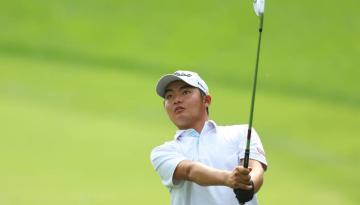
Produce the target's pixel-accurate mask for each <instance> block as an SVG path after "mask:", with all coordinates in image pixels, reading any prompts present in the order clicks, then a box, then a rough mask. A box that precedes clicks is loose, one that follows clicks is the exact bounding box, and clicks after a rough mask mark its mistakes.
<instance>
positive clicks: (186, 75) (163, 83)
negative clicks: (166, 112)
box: [156, 70, 209, 98]
mask: <svg viewBox="0 0 360 205" xmlns="http://www.w3.org/2000/svg"><path fill="white" fill-rule="evenodd" d="M177 80H182V81H184V82H185V83H187V84H189V85H191V86H193V87H197V88H199V89H200V90H201V91H203V92H204V93H205V94H206V95H209V88H208V86H207V85H206V83H205V81H203V79H201V77H200V76H199V75H198V74H197V73H195V72H191V71H186V70H178V71H175V73H173V74H167V75H164V76H162V77H161V78H160V80H159V81H158V83H157V85H156V93H157V94H158V95H159V96H160V97H162V98H164V97H165V96H164V95H165V89H166V87H167V86H168V85H169V83H171V82H174V81H177Z"/></svg>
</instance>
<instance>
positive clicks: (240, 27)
mask: <svg viewBox="0 0 360 205" xmlns="http://www.w3.org/2000/svg"><path fill="white" fill-rule="evenodd" d="M325 3H326V4H325ZM359 7H360V3H359V2H358V1H355V0H345V1H327V2H320V1H310V0H304V1H284V0H280V1H271V0H267V5H266V16H265V28H264V29H265V30H264V36H263V45H262V46H263V47H262V53H261V59H260V73H259V79H258V80H259V84H258V93H257V99H256V107H255V116H254V117H255V118H254V120H255V121H254V126H255V128H256V129H257V131H258V133H259V134H260V136H261V137H262V141H263V145H264V147H265V150H266V154H267V159H268V162H269V169H268V172H267V173H266V176H265V184H264V186H263V188H262V190H261V191H260V193H259V199H260V202H261V204H262V205H266V204H268V205H272V204H284V205H285V204H295V205H297V204H299V205H300V204H329V205H331V204H334V205H335V204H345V205H346V204H349V205H350V204H358V202H359V201H360V196H359V194H358V192H359V191H358V190H359V188H358V186H359V185H360V178H359V173H360V165H359V164H360V152H359V146H360V139H359V131H360V129H359V128H358V125H359V123H360V94H359V80H358V77H359V71H358V69H359V68H360V59H359V54H360V43H359V37H358V36H360V26H359V22H360V17H359V15H358V13H359V12H358V8H359ZM257 25H258V19H257V17H256V16H255V14H254V13H253V10H252V4H251V1H238V0H236V1H235V0H228V1H203V0H199V1H188V0H181V1H160V0H152V1H136V0H135V1H134V0H133V1H125V0H122V1H110V0H105V1H80V0H79V1H76V2H74V1H67V0H66V1H56V2H50V1H40V0H38V1H35V0H32V1H7V0H5V1H2V5H1V7H0V26H1V27H0V28H1V30H0V165H1V167H0V204H1V205H65V204H69V205H92V204H94V205H95V204H96V205H97V204H99V205H100V204H106V205H115V204H117V205H118V204H124V205H125V204H129V205H133V204H134V205H137V204H148V205H159V204H169V194H168V192H167V190H166V189H165V188H164V187H163V186H162V185H161V183H160V180H159V177H158V176H157V175H156V173H155V171H154V170H153V168H152V166H151V164H150V161H149V153H150V151H151V149H152V148H153V147H154V146H156V145H159V144H161V143H162V142H164V141H166V140H171V139H172V136H173V134H174V131H175V127H174V126H173V125H172V124H171V123H170V122H169V121H168V119H167V116H166V114H165V112H164V111H163V107H162V100H161V99H160V98H159V97H157V96H156V94H155V90H154V89H155V84H156V81H157V80H158V78H159V77H160V76H161V75H162V74H164V73H167V72H173V71H175V70H176V69H192V70H195V71H197V72H199V73H200V74H201V75H202V77H203V78H204V79H205V80H206V81H207V83H208V85H209V87H210V92H211V94H212V96H213V104H212V106H211V108H210V113H211V118H212V119H213V120H215V121H216V122H217V123H218V124H235V123H247V120H248V112H249V105H250V91H251V83H252V82H251V81H252V75H253V69H254V63H255V54H256V53H255V52H256V43H257Z"/></svg>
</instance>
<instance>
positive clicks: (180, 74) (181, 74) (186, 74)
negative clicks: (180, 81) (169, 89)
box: [174, 72, 191, 77]
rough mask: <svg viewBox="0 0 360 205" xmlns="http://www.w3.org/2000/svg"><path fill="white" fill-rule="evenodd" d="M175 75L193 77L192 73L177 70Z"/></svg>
mask: <svg viewBox="0 0 360 205" xmlns="http://www.w3.org/2000/svg"><path fill="white" fill-rule="evenodd" d="M174 75H176V76H186V77H191V74H190V73H180V72H175V73H174Z"/></svg>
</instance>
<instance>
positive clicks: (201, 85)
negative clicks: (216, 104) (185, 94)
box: [198, 82, 206, 90]
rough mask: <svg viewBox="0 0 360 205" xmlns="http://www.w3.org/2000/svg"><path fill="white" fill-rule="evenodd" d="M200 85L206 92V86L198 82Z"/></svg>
mask: <svg viewBox="0 0 360 205" xmlns="http://www.w3.org/2000/svg"><path fill="white" fill-rule="evenodd" d="M198 85H199V86H200V87H202V88H203V89H204V90H206V88H204V86H203V85H202V84H201V83H200V82H198Z"/></svg>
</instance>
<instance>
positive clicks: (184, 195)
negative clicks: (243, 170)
mask: <svg viewBox="0 0 360 205" xmlns="http://www.w3.org/2000/svg"><path fill="white" fill-rule="evenodd" d="M247 128H248V125H232V126H217V125H216V124H215V122H214V121H207V122H206V123H205V125H204V128H203V130H202V131H201V133H200V134H199V133H198V132H197V131H195V130H194V129H188V130H178V131H176V134H175V139H174V140H172V141H169V142H166V143H164V144H162V145H160V146H158V147H155V148H154V149H153V150H152V152H151V162H152V164H153V166H154V168H155V170H156V172H157V173H158V174H159V175H160V178H161V181H162V183H163V184H164V185H165V186H166V187H167V188H168V189H169V191H170V194H171V205H204V204H206V205H224V204H226V205H239V202H238V201H237V199H236V198H235V194H234V192H233V190H232V189H231V188H229V187H226V186H200V185H198V184H196V183H194V182H190V181H185V180H184V181H178V182H174V181H173V180H172V178H173V174H174V171H175V168H176V166H177V165H178V164H179V162H181V161H183V160H193V161H197V162H200V163H202V164H205V165H207V166H210V167H213V168H216V169H221V170H229V171H232V170H233V169H234V168H235V167H236V166H237V165H238V164H239V161H240V159H242V158H244V153H245V146H246V135H247ZM263 150H264V149H263V146H262V144H261V141H260V139H259V136H258V134H257V133H256V131H255V130H252V134H251V144H250V159H255V160H257V161H260V162H261V163H262V164H264V165H265V166H267V162H266V159H265V154H264V151H263ZM257 204H258V202H257V199H256V195H255V196H254V198H253V199H252V200H251V201H249V202H247V203H246V205H257Z"/></svg>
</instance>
